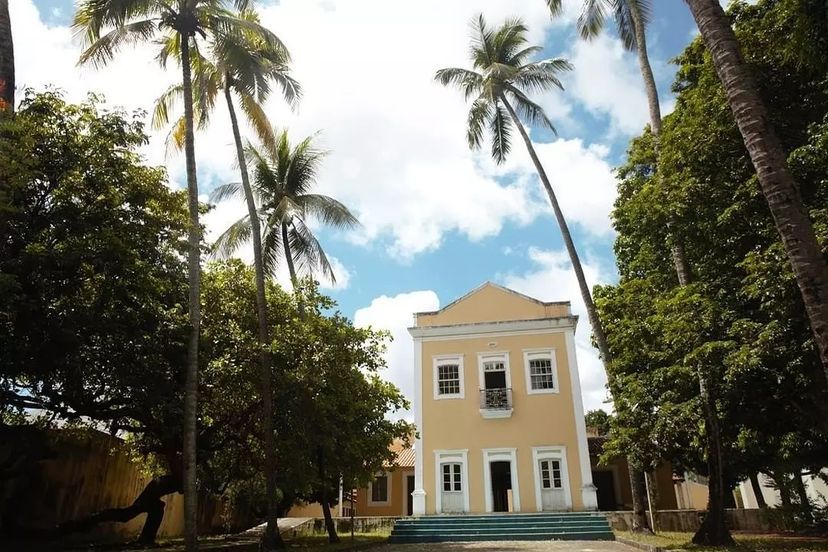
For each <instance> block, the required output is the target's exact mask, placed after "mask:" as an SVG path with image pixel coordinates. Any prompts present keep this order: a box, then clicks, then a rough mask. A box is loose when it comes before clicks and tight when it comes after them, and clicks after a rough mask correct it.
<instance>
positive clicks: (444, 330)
mask: <svg viewBox="0 0 828 552" xmlns="http://www.w3.org/2000/svg"><path fill="white" fill-rule="evenodd" d="M577 324H578V317H577V316H560V317H555V318H541V319H534V320H510V321H508V322H475V323H472V324H450V325H445V326H423V327H419V326H414V327H412V328H408V333H409V334H411V337H413V338H414V339H417V340H421V341H432V340H434V341H439V340H442V339H453V338H456V337H467V338H468V337H490V336H496V335H510V334H513V335H520V334H524V333H554V332H560V331H566V330H572V331H574V330H575V326H577Z"/></svg>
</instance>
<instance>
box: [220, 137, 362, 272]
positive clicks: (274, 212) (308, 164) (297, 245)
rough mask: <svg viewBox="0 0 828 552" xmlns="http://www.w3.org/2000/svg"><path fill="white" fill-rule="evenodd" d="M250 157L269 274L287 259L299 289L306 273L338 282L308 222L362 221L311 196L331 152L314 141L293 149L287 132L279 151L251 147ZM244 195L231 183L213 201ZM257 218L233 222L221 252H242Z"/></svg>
mask: <svg viewBox="0 0 828 552" xmlns="http://www.w3.org/2000/svg"><path fill="white" fill-rule="evenodd" d="M246 154H247V158H248V161H249V163H250V164H251V165H252V166H253V175H254V176H253V185H254V194H255V195H256V196H257V200H258V203H259V207H258V217H259V218H260V219H261V220H262V221H264V226H265V228H264V234H263V236H262V254H263V255H262V256H263V260H264V267H265V270H266V271H267V272H268V273H270V274H273V273H274V272H275V270H276V267H277V266H278V264H279V259H280V257H281V256H282V255H284V259H285V261H286V262H287V266H288V271H289V272H290V279H291V282H292V284H293V286H294V288H298V287H299V272H300V271H301V272H302V273H306V274H313V273H314V272H316V271H320V272H322V274H323V275H324V276H325V277H326V278H327V279H328V280H330V281H331V282H333V281H335V280H336V278H335V276H334V272H333V268H332V267H331V263H330V261H328V257H327V255H326V254H325V251H324V249H322V245H321V244H320V243H319V240H317V239H316V236H314V235H313V232H312V231H311V229H310V228H309V227H308V225H307V220H308V218H309V217H315V218H317V219H319V220H320V221H322V222H323V223H324V224H328V225H331V226H334V227H336V228H351V227H354V226H356V225H357V224H359V221H358V220H357V218H356V217H355V216H354V215H353V214H351V211H350V210H349V209H348V208H347V207H346V206H345V205H343V204H342V203H340V202H339V201H337V200H336V199H334V198H332V197H329V196H326V195H322V194H316V193H312V191H311V189H312V187H313V185H314V183H315V182H316V175H317V173H318V171H319V165H320V163H321V162H322V159H323V158H324V156H325V152H323V151H321V150H319V149H316V148H315V147H314V145H313V139H312V137H308V138H305V139H304V140H302V141H301V142H299V143H298V144H297V145H296V146H294V147H291V144H290V139H289V138H288V134H287V131H282V132H281V133H280V134H279V135H278V136H277V138H276V143H275V146H274V147H272V148H268V147H267V146H265V147H264V148H257V147H255V146H253V145H248V147H247V151H246ZM242 194H243V190H242V189H241V188H240V186H239V184H238V183H237V182H231V183H228V184H223V185H221V186H219V187H218V188H216V190H215V191H214V193H213V196H212V197H213V199H214V200H215V201H221V200H224V199H227V198H229V197H233V196H240V195H242ZM255 218H256V217H251V216H250V215H249V214H248V215H246V216H244V217H243V218H241V219H239V220H238V221H236V222H235V223H233V224H232V225H231V226H230V228H228V229H227V230H226V231H225V232H224V233H223V234H222V235H221V236H219V238H218V239H217V240H216V243H215V246H214V247H215V249H216V251H218V252H219V253H221V254H223V255H231V254H232V253H233V252H235V251H236V250H238V248H239V247H241V246H242V245H243V244H244V243H246V242H247V241H248V240H249V239H250V235H251V229H252V224H251V223H252V221H253V220H254V219H255Z"/></svg>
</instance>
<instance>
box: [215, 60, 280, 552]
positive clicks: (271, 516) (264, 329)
mask: <svg viewBox="0 0 828 552" xmlns="http://www.w3.org/2000/svg"><path fill="white" fill-rule="evenodd" d="M230 78H231V77H230V75H229V74H225V75H224V98H225V100H227V110H228V111H229V112H230V124H231V126H232V127H233V140H234V141H235V144H236V157H237V158H238V161H239V171H240V173H241V182H242V188H243V189H244V199H245V201H246V202H247V214H248V216H249V217H250V233H251V235H252V236H253V268H254V271H255V280H256V315H257V318H258V324H259V365H260V368H259V369H260V371H261V390H260V392H261V394H262V443H264V451H265V493H266V496H265V500H266V502H267V519H266V521H267V526H266V528H265V532H264V535H263V540H262V545H263V547H264V548H265V549H266V550H273V549H281V548H284V546H285V545H284V542H282V536H281V534H280V533H279V526H278V523H277V505H276V457H275V452H276V446H275V443H274V442H273V389H272V388H271V379H270V378H271V374H270V329H269V328H268V323H267V318H268V317H267V298H266V297H265V275H264V263H263V261H262V227H261V223H260V222H259V214H258V213H257V212H256V200H255V198H254V197H253V189H252V188H251V187H250V176H249V173H248V172H247V160H246V159H245V157H244V148H243V147H242V139H241V133H240V132H239V121H238V119H237V117H236V109H235V107H234V106H233V95H232V93H231V90H230Z"/></svg>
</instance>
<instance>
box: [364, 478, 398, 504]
mask: <svg viewBox="0 0 828 552" xmlns="http://www.w3.org/2000/svg"><path fill="white" fill-rule="evenodd" d="M381 476H385V481H386V485H387V488H386V489H385V490H386V493H385V500H374V482H373V481H371V483H369V484H368V506H390V505H391V502H392V501H391V491H392V485H391V472H387V471H386V472H379V473H378V474H377V477H381Z"/></svg>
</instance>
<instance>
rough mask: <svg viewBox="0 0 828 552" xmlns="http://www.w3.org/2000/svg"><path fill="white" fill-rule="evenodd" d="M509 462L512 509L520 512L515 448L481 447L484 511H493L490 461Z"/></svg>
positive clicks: (518, 478)
mask: <svg viewBox="0 0 828 552" xmlns="http://www.w3.org/2000/svg"><path fill="white" fill-rule="evenodd" d="M498 461H505V462H509V464H511V465H510V467H509V471H510V472H511V475H512V509H513V513H514V512H520V477H518V463H517V449H515V448H491V449H483V487H484V492H485V493H486V512H493V511H494V500H493V497H492V466H491V463H492V462H498Z"/></svg>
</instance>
